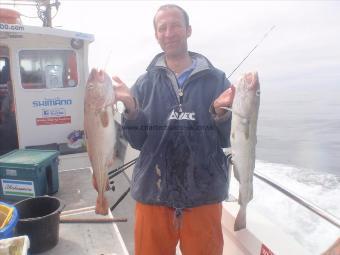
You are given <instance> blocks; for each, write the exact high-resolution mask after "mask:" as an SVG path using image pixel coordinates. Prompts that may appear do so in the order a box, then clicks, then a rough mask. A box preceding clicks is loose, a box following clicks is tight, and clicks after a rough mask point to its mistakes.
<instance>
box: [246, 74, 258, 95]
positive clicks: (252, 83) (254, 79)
mask: <svg viewBox="0 0 340 255" xmlns="http://www.w3.org/2000/svg"><path fill="white" fill-rule="evenodd" d="M244 81H245V85H246V87H247V88H248V89H249V90H255V89H258V88H259V79H258V74H257V72H249V73H246V75H245V78H244ZM256 93H258V92H257V91H256Z"/></svg>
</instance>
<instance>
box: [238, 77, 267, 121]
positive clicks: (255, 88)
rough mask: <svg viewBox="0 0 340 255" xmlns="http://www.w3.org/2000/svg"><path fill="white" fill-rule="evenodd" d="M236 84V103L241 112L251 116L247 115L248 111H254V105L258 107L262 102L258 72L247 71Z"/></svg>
mask: <svg viewBox="0 0 340 255" xmlns="http://www.w3.org/2000/svg"><path fill="white" fill-rule="evenodd" d="M234 86H235V99H234V103H235V105H237V108H238V111H239V113H241V114H243V115H244V116H245V117H249V116H246V115H247V113H250V112H252V111H251V109H252V108H253V107H258V105H259V102H260V83H259V79H258V74H257V72H248V73H245V74H244V75H242V76H241V78H240V79H239V80H238V82H237V83H236V85H234ZM233 108H234V104H233Z"/></svg>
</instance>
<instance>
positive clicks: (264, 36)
mask: <svg viewBox="0 0 340 255" xmlns="http://www.w3.org/2000/svg"><path fill="white" fill-rule="evenodd" d="M275 27H276V26H275V25H274V26H272V27H271V28H270V29H269V31H268V32H267V33H265V34H264V35H263V37H262V39H261V41H259V42H258V43H257V44H256V45H255V47H254V48H253V49H252V50H251V51H250V52H249V53H248V55H247V56H246V57H245V58H244V59H243V60H242V61H241V62H240V63H239V64H238V65H237V67H236V68H235V69H234V70H233V71H232V72H231V73H230V74H229V76H228V79H229V78H230V76H232V75H233V73H234V72H235V71H236V70H237V69H238V68H239V67H240V66H241V65H242V63H243V62H244V61H245V60H246V59H247V58H248V57H249V56H250V54H251V53H252V52H253V51H254V50H255V49H256V48H257V47H258V46H259V45H260V44H261V43H262V42H263V40H264V39H265V38H266V37H267V36H268V35H269V34H270V32H271V31H273V30H274V28H275Z"/></svg>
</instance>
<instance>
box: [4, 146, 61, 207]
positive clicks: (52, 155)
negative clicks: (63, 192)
mask: <svg viewBox="0 0 340 255" xmlns="http://www.w3.org/2000/svg"><path fill="white" fill-rule="evenodd" d="M58 155H59V151H54V150H34V149H20V150H14V151H11V152H9V153H7V154H5V155H3V156H1V157H0V179H1V181H0V198H2V199H4V200H10V201H18V200H22V199H24V198H28V197H36V196H43V195H46V194H48V195H52V194H54V193H56V192H57V191H58V189H59V177H58V164H59V161H58Z"/></svg>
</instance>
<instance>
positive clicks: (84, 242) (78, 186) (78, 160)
mask: <svg viewBox="0 0 340 255" xmlns="http://www.w3.org/2000/svg"><path fill="white" fill-rule="evenodd" d="M91 175H92V173H91V169H90V167H89V162H88V158H87V155H85V154H83V155H81V154H80V156H79V154H78V155H68V156H62V157H60V165H59V182H60V186H59V191H58V193H56V194H55V195H54V196H56V197H58V198H60V199H61V200H62V202H63V203H65V208H64V210H63V212H62V214H61V217H64V218H66V219H67V218H70V217H72V218H73V219H74V218H76V219H80V218H83V219H84V218H86V219H94V218H96V219H103V218H112V217H113V215H112V214H111V213H110V214H109V215H107V216H100V215H96V214H95V213H94V210H93V206H94V205H95V201H96V197H97V192H96V191H95V190H94V189H93V187H92V183H91ZM107 193H108V194H107V195H108V199H109V204H110V205H111V204H113V203H114V202H111V201H115V199H116V198H115V196H114V192H107ZM110 193H111V194H110ZM115 193H117V192H115ZM121 216H124V217H126V218H128V216H127V215H126V214H124V215H118V213H117V216H116V217H117V218H118V217H121ZM127 220H128V222H122V223H60V229H59V242H58V244H57V246H55V247H54V248H52V249H51V250H49V251H46V252H44V253H41V254H43V255H54V254H55V255H57V254H58V255H59V254H77V255H83V254H84V255H85V254H89V255H90V254H91V255H93V254H98V255H99V254H103V255H104V254H105V255H113V254H115V255H126V254H129V252H128V250H127V248H126V246H125V243H124V241H123V239H122V235H121V233H120V231H119V230H118V226H117V224H121V225H123V224H129V225H131V224H132V223H130V222H129V220H130V219H127Z"/></svg>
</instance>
